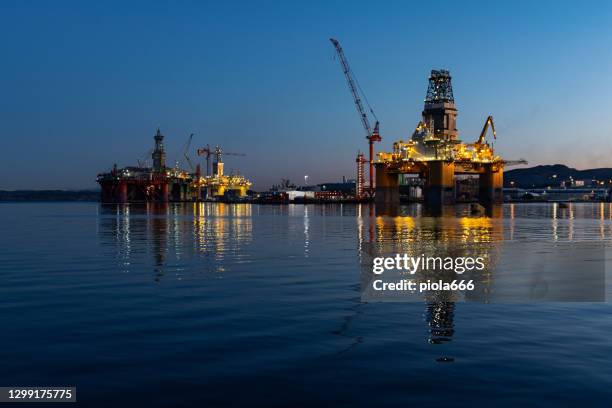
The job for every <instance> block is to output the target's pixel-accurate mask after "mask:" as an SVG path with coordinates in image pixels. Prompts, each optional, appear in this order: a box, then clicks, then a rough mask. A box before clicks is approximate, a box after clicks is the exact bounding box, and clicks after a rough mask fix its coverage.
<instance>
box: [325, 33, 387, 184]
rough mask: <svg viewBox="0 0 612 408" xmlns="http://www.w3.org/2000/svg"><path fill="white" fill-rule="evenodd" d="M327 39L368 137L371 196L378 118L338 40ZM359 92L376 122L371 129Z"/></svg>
mask: <svg viewBox="0 0 612 408" xmlns="http://www.w3.org/2000/svg"><path fill="white" fill-rule="evenodd" d="M329 41H331V43H332V44H333V45H334V48H335V49H336V53H337V54H338V58H339V59H340V65H342V71H343V72H344V76H345V77H346V82H347V83H348V86H349V89H350V91H351V94H352V95H353V100H354V102H355V108H357V113H358V114H359V118H360V119H361V124H362V125H363V128H364V129H365V131H366V139H368V144H369V150H370V160H369V165H370V166H369V167H370V188H369V190H368V192H369V194H370V196H373V194H374V142H380V141H381V140H382V138H381V137H380V133H379V123H378V119H377V118H376V114H375V113H374V110H373V109H372V107H371V106H370V103H369V102H368V98H367V97H366V96H365V93H364V92H363V90H362V89H361V87H360V86H359V82H357V80H356V79H355V78H354V75H353V71H351V67H350V66H349V64H348V61H347V60H346V56H345V55H344V51H343V50H342V46H341V45H340V42H339V41H338V40H336V39H335V38H330V39H329ZM360 92H361V95H363V99H365V102H366V104H367V105H368V108H369V109H370V113H371V114H372V116H373V117H374V120H376V123H375V124H374V129H372V126H370V120H369V119H368V114H367V113H366V111H365V109H364V108H363V102H362V101H361V97H360V96H359V95H360Z"/></svg>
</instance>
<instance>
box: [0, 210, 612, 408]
mask: <svg viewBox="0 0 612 408" xmlns="http://www.w3.org/2000/svg"><path fill="white" fill-rule="evenodd" d="M0 214H1V217H2V227H3V228H2V231H3V234H2V235H0V244H1V245H0V254H1V258H0V259H1V261H2V263H1V264H0V278H1V281H2V284H1V285H0V323H1V326H0V327H2V335H1V336H0V346H1V347H0V362H1V363H0V366H1V369H0V385H3V386H4V385H5V386H12V385H21V386H25V385H76V386H77V398H78V399H79V401H80V403H79V405H83V406H88V407H89V406H91V407H98V406H99V407H110V406H147V407H180V406H196V405H197V406H258V405H261V406H302V405H311V406H312V405H324V406H331V405H334V406H349V405H350V406H358V405H365V406H398V405H404V406H406V405H409V404H414V403H417V404H425V403H427V404H428V405H432V404H435V405H439V406H466V407H471V406H475V405H476V404H479V403H480V404H483V405H484V404H486V405H496V406H504V405H505V406H516V405H518V404H523V405H527V406H534V405H538V406H551V407H552V406H559V405H560V404H561V405H577V404H579V403H580V404H590V405H592V406H609V403H607V402H606V401H607V400H609V399H610V397H612V389H611V385H612V341H611V340H610V336H609V334H610V333H612V314H611V312H612V308H611V307H610V306H609V305H608V304H606V303H538V304H529V303H525V304H496V303H491V304H487V303H482V302H475V303H470V302H467V303H464V302H458V303H454V302H429V303H424V302H411V303H362V302H361V300H360V299H361V298H360V290H359V282H360V279H359V271H360V259H361V258H362V257H363V256H364V251H366V248H370V247H371V245H376V244H380V243H389V244H391V245H396V246H398V247H401V248H411V247H413V246H415V245H417V246H420V247H423V248H425V247H428V246H431V247H439V246H444V245H448V244H449V243H452V244H453V245H455V246H457V245H459V246H460V245H465V246H466V247H473V246H474V245H481V244H483V243H486V245H489V246H491V245H493V246H497V245H504V244H506V243H510V242H521V243H528V244H529V245H530V247H532V248H533V251H534V252H536V251H538V250H545V249H546V248H549V247H550V244H551V243H555V242H587V241H589V242H596V243H600V244H605V245H607V243H608V242H609V241H610V239H611V238H612V206H611V205H610V204H607V203H606V204H599V203H598V204H572V205H571V206H570V208H567V209H562V208H559V207H558V206H557V205H547V204H532V205H529V204H515V205H509V204H506V205H504V206H503V207H499V208H496V209H493V210H492V211H490V212H488V213H487V215H486V216H483V217H474V216H470V215H469V212H468V211H467V208H465V207H457V208H454V209H450V210H448V209H447V210H446V211H445V212H444V213H442V214H431V213H428V212H427V211H425V210H424V209H423V208H421V207H420V206H418V205H412V206H405V207H401V208H400V209H399V212H397V213H394V214H393V215H385V216H381V215H376V213H375V211H374V210H373V209H372V208H370V207H369V206H354V205H350V206H347V205H345V206H341V205H330V206H316V205H308V206H301V205H295V206H293V205H289V206H256V205H247V204H239V205H238V204H237V205H224V204H177V205H168V206H159V205H157V206H154V205H151V206H148V207H145V206H133V205H131V206H119V207H117V206H110V207H107V206H101V205H99V204H96V203H32V204H29V203H27V204H21V203H20V204H11V203H5V204H0Z"/></svg>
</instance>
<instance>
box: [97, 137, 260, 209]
mask: <svg viewBox="0 0 612 408" xmlns="http://www.w3.org/2000/svg"><path fill="white" fill-rule="evenodd" d="M192 137H193V135H191V136H190V139H189V144H190V143H191V138H192ZM153 139H154V140H155V148H154V149H153V152H152V154H151V158H152V162H153V165H152V166H151V167H147V166H141V165H138V166H130V167H124V168H117V165H114V166H113V169H112V170H111V171H110V172H107V173H101V174H98V177H97V181H98V183H99V184H100V187H101V194H100V198H101V201H102V202H103V203H136V202H168V201H204V200H234V199H241V198H243V197H245V196H246V195H247V192H248V190H249V189H250V188H251V185H252V183H251V182H250V181H249V180H248V179H246V178H245V177H243V176H241V175H239V174H224V172H223V170H224V163H223V161H222V154H223V151H222V150H221V148H220V147H219V146H217V147H216V148H215V149H214V150H211V149H210V147H208V146H207V147H206V148H204V149H198V154H199V155H202V154H204V153H206V152H207V163H206V173H207V174H206V175H202V174H201V170H200V165H199V164H198V165H197V166H196V167H195V169H193V166H192V165H191V161H190V160H189V158H188V156H187V154H186V151H187V149H188V147H189V144H188V145H187V148H186V149H185V150H186V151H185V157H186V158H187V161H188V163H189V165H190V167H192V170H193V171H187V170H182V169H180V168H179V167H178V165H177V166H175V167H168V166H166V150H165V148H164V135H162V133H161V131H160V130H159V129H157V132H156V133H155V136H154V137H153ZM226 154H230V153H226ZM232 154H235V155H241V154H236V153H232ZM211 156H212V157H214V161H213V163H212V165H213V166H212V167H213V171H212V174H210V172H209V168H210V158H211Z"/></svg>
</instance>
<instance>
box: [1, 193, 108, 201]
mask: <svg viewBox="0 0 612 408" xmlns="http://www.w3.org/2000/svg"><path fill="white" fill-rule="evenodd" d="M99 199H100V192H99V191H92V190H80V191H69V190H15V191H6V190H0V201H98V200H99Z"/></svg>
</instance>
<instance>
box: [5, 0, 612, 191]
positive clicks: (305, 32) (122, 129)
mask: <svg viewBox="0 0 612 408" xmlns="http://www.w3.org/2000/svg"><path fill="white" fill-rule="evenodd" d="M434 4H435V5H434ZM332 36H333V37H336V38H338V39H339V40H340V42H341V43H342V45H343V47H344V50H345V52H346V55H347V57H348V59H349V62H350V64H351V66H352V68H353V71H354V72H355V74H356V75H357V78H358V79H359V82H360V83H361V85H362V87H363V88H364V90H365V91H366V94H367V96H368V98H369V100H370V102H371V103H372V105H373V106H374V108H375V110H376V112H377V115H378V117H379V119H380V120H381V133H382V136H383V142H382V143H381V144H379V146H378V148H379V149H380V148H383V149H388V148H389V147H390V145H391V143H392V142H393V141H394V140H397V139H400V138H404V139H405V138H407V137H408V136H409V135H410V134H411V132H412V130H413V129H414V126H415V125H416V124H417V122H418V120H419V119H420V114H421V110H422V103H423V98H424V97H425V91H426V88H427V77H428V75H429V71H430V70H431V69H432V68H446V69H449V70H450V71H451V74H452V76H453V85H454V92H455V99H456V103H457V107H458V109H459V117H458V127H459V130H460V137H461V138H463V139H464V140H469V141H471V140H474V139H476V137H477V135H478V133H479V131H480V129H481V127H482V125H483V123H484V120H485V118H486V116H487V115H488V114H492V115H494V117H495V121H496V125H497V131H498V141H497V142H496V148H497V150H498V152H499V153H501V154H502V155H503V156H505V157H507V158H510V159H512V158H525V159H527V160H529V162H530V164H541V163H565V164H568V165H571V166H575V167H578V168H586V167H603V166H609V167H612V139H611V137H610V136H612V109H611V108H612V102H611V100H610V96H611V95H612V75H611V74H612V3H610V2H603V1H602V2H577V1H574V2H567V3H565V2H560V1H533V0H532V1H526V2H515V1H512V2H510V1H509V2H506V3H501V2H499V3H498V2H491V1H484V2H476V1H464V2H456V1H453V2H450V1H449V2H442V1H437V2H426V1H416V2H412V3H410V2H405V1H401V2H373V1H368V2H356V1H342V2H340V1H322V2H311V1H308V2H305V1H304V2H293V1H286V2H268V1H249V2H230V1H228V2H220V1H215V2H205V1H199V2H196V1H194V2H190V1H174V2H172V1H168V2H155V1H143V2H126V1H119V2H106V1H104V2H82V1H74V2H66V1H53V2H52V1H40V2H31V1H4V0H3V1H2V2H1V3H0V38H1V39H2V40H1V41H0V55H1V56H2V60H1V61H2V63H1V64H0V89H1V92H0V126H1V134H2V145H3V148H2V151H3V154H2V161H3V163H2V164H3V169H4V170H3V171H2V172H1V173H0V189H22V188H91V187H95V177H96V174H97V173H98V172H101V171H105V170H108V169H110V168H111V166H112V164H113V163H115V162H116V163H118V164H119V165H120V166H123V165H131V164H136V162H137V160H138V159H139V158H142V157H143V156H144V155H145V154H146V153H147V151H148V150H149V149H150V148H151V146H152V143H153V139H152V137H153V134H154V132H155V129H156V128H157V127H158V126H159V127H161V130H162V133H164V134H165V135H166V146H167V149H168V156H169V159H170V160H169V162H171V163H173V162H174V160H176V159H178V158H180V157H181V156H182V154H181V149H182V147H183V146H184V145H185V143H186V141H187V137H188V135H189V133H191V132H194V133H195V134H196V136H195V138H194V146H193V147H194V148H195V147H196V145H203V144H206V143H209V144H211V145H215V144H220V145H222V146H223V147H224V148H225V150H226V151H233V152H243V153H246V154H247V156H246V157H227V160H226V168H228V169H232V168H234V169H240V171H241V172H242V173H243V174H246V175H247V176H249V177H250V178H252V179H253V180H254V181H255V188H257V189H266V188H268V187H269V186H270V185H271V184H272V183H276V182H278V181H279V180H280V178H281V177H285V178H286V177H288V178H290V179H292V180H294V181H296V182H303V177H304V175H305V174H308V175H309V176H310V179H309V181H310V182H312V183H317V182H325V181H333V180H338V179H341V177H342V176H343V175H346V176H347V177H354V172H355V162H354V160H355V154H356V152H357V150H359V149H361V150H366V148H367V146H366V143H365V139H364V137H363V136H364V131H363V129H362V128H361V125H360V122H359V119H358V117H357V114H356V112H355V109H354V106H353V102H352V99H351V97H350V94H349V91H348V88H347V86H346V83H345V80H344V77H343V75H342V72H341V70H340V67H339V65H338V61H337V60H336V59H334V50H333V48H332V46H331V44H330V43H329V40H328V38H329V37H332Z"/></svg>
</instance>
